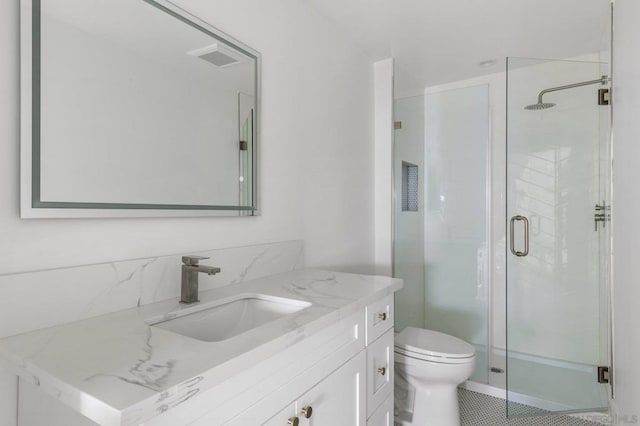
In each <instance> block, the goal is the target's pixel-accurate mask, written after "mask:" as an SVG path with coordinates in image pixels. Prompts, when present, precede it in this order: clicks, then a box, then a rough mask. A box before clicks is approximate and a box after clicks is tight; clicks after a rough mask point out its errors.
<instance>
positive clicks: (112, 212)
mask: <svg viewBox="0 0 640 426" xmlns="http://www.w3.org/2000/svg"><path fill="white" fill-rule="evenodd" d="M33 1H34V0H20V217H21V218H23V219H44V218H118V217H202V216H224V217H234V216H237V217H250V216H258V215H259V210H258V201H259V195H260V187H259V182H260V179H259V172H260V167H259V158H260V156H259V155H258V154H259V142H260V141H261V133H260V128H261V126H260V118H261V117H260V113H259V112H260V111H261V100H262V96H261V94H262V93H261V66H262V58H261V55H260V53H259V52H258V51H256V50H254V49H252V48H250V47H249V46H247V45H245V44H244V43H242V42H239V41H238V40H236V39H234V38H233V37H231V36H229V35H228V34H225V33H224V32H222V31H219V30H217V29H216V28H214V27H212V26H211V25H209V24H208V23H206V22H204V21H203V20H201V19H199V18H198V17H196V16H194V15H192V14H190V13H188V12H187V11H185V10H184V9H182V8H180V7H178V6H176V5H175V4H173V3H171V2H170V1H168V0H138V1H145V2H147V3H151V4H153V5H156V6H157V7H159V8H160V9H165V10H166V11H168V13H170V14H173V15H175V16H176V17H179V18H182V19H185V20H187V21H190V22H191V23H193V24H194V25H195V26H197V27H200V28H201V29H203V30H205V32H209V33H211V34H213V35H215V36H216V37H218V38H221V39H224V40H225V41H228V42H229V43H231V44H234V45H237V46H238V47H240V48H242V49H244V50H246V51H247V52H249V53H251V54H252V55H254V56H255V58H256V87H255V92H256V94H255V98H256V99H255V110H256V119H255V125H254V134H255V135H254V137H255V142H254V143H255V145H254V150H253V156H254V157H253V183H252V184H253V187H252V188H253V189H252V190H253V193H254V196H253V206H252V207H250V208H249V209H238V208H237V207H238V206H206V205H202V206H179V207H178V208H176V206H172V205H142V204H141V205H140V208H110V207H108V205H107V204H104V206H103V207H99V205H100V204H101V203H95V204H96V207H91V208H75V207H67V206H65V205H64V204H67V203H44V204H45V206H43V207H37V206H35V207H34V200H33V161H34V160H33V120H32V118H33V81H32V79H33V25H32V21H33V13H32V11H33ZM36 204H37V203H36ZM46 204H59V205H58V206H56V207H46ZM70 204H76V203H70ZM78 204H80V203H78Z"/></svg>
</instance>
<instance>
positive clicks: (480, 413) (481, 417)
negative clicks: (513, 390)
mask: <svg viewBox="0 0 640 426" xmlns="http://www.w3.org/2000/svg"><path fill="white" fill-rule="evenodd" d="M458 397H459V399H460V418H461V421H462V426H601V425H602V423H595V422H590V421H586V420H582V419H579V418H576V417H570V416H535V417H522V418H515V419H513V418H512V419H509V420H507V419H506V412H505V411H506V407H505V401H504V400H503V399H500V398H495V397H492V396H488V395H485V394H482V393H477V392H472V391H469V390H466V389H458ZM511 409H513V410H515V412H517V410H519V409H521V410H523V412H531V411H530V410H531V408H530V407H527V406H525V405H522V404H513V406H512V407H511Z"/></svg>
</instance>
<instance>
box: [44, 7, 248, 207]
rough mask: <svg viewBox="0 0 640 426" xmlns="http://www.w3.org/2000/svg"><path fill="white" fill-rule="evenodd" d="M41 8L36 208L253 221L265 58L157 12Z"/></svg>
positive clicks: (167, 10)
mask: <svg viewBox="0 0 640 426" xmlns="http://www.w3.org/2000/svg"><path fill="white" fill-rule="evenodd" d="M35 3H36V2H34V14H37V15H38V16H39V18H40V25H39V27H38V26H37V25H35V23H36V22H37V21H35V20H34V28H33V36H34V40H33V41H34V44H33V49H34V52H33V53H34V55H33V57H34V59H35V60H34V63H33V76H34V94H35V95H36V97H34V101H37V102H39V112H40V114H39V117H38V116H37V115H35V114H34V116H33V121H34V122H33V128H34V135H33V136H34V138H33V144H34V145H33V154H34V163H33V166H34V168H33V170H32V172H33V180H34V181H33V194H32V196H33V201H34V207H38V206H39V207H70V208H115V209H122V208H124V209H127V208H138V209H139V208H143V209H145V208H149V209H163V208H169V209H195V210H207V209H223V210H235V211H244V212H245V213H244V214H247V212H248V214H251V212H252V211H253V210H254V209H255V206H256V196H255V195H256V194H255V178H256V173H255V170H256V166H255V160H256V158H255V152H256V149H255V144H256V138H255V135H256V124H257V115H256V113H257V108H256V105H257V81H258V73H257V70H258V55H257V53H255V52H252V51H251V50H250V49H249V48H246V47H242V46H240V45H239V43H237V42H233V41H230V40H228V39H226V38H223V37H222V36H220V34H219V33H217V32H214V31H215V30H212V29H210V28H209V27H208V26H206V24H204V23H201V22H196V21H193V20H190V19H187V18H185V17H184V16H183V15H182V14H178V13H176V12H175V11H174V10H172V9H170V8H168V7H165V5H164V4H160V3H159V2H151V1H142V0H138V1H131V0H109V1H106V0H41V2H40V4H35ZM38 6H39V9H40V10H39V11H38V10H37V9H38ZM38 81H39V83H40V84H39V87H36V86H35V85H36V84H37V83H38ZM38 92H39V93H38ZM38 94H39V99H36V98H37V95H38ZM36 107H37V105H34V110H35V109H36ZM38 156H39V158H38ZM236 214H237V213H236Z"/></svg>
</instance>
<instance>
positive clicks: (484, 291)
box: [395, 86, 489, 383]
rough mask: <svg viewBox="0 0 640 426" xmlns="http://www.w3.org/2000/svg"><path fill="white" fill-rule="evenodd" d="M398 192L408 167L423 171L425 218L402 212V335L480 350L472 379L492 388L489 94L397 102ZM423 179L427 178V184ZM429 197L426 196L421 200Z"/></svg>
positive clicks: (398, 268)
mask: <svg viewBox="0 0 640 426" xmlns="http://www.w3.org/2000/svg"><path fill="white" fill-rule="evenodd" d="M395 115H396V120H398V121H401V122H402V125H401V128H400V129H397V130H396V133H395V170H396V193H397V194H400V193H401V189H402V188H401V182H402V179H401V175H400V174H401V170H402V163H403V162H405V163H406V162H409V163H411V164H415V165H418V166H419V168H420V170H424V171H425V172H424V173H419V176H418V179H419V180H420V179H423V181H420V182H419V183H420V185H421V188H423V189H424V197H419V198H422V199H421V200H419V206H418V207H419V208H418V210H419V211H418V212H406V211H402V210H401V203H400V200H398V203H397V206H396V244H395V276H397V277H400V278H403V279H404V280H405V288H404V289H403V290H402V291H400V292H399V293H397V294H396V324H397V328H398V330H402V329H403V328H404V327H406V326H408V325H412V326H417V327H425V328H427V329H431V330H436V331H440V332H443V333H447V334H450V335H452V336H456V337H458V338H461V339H463V340H465V341H467V342H469V343H472V344H473V345H474V346H475V347H476V351H477V366H476V371H475V373H474V375H473V376H472V377H471V380H473V381H476V382H484V383H486V382H487V369H488V367H487V366H488V364H487V356H486V347H487V328H488V327H487V325H488V318H487V314H488V310H487V304H488V302H487V298H488V278H487V271H488V260H487V259H488V255H487V153H488V135H489V94H488V87H487V86H476V87H469V88H463V89H457V90H449V91H443V92H439V93H434V94H429V95H427V96H426V97H423V96H419V97H412V98H405V99H398V100H396V104H395ZM422 175H424V176H425V177H424V178H423V176H422ZM420 195H422V194H420Z"/></svg>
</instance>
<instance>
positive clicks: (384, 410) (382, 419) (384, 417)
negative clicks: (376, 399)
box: [367, 395, 393, 426]
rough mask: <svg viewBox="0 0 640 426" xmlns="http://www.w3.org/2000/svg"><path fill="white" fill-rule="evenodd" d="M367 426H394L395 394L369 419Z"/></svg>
mask: <svg viewBox="0 0 640 426" xmlns="http://www.w3.org/2000/svg"><path fill="white" fill-rule="evenodd" d="M367 426H393V395H389V396H388V397H387V399H386V400H385V401H384V402H383V403H382V405H380V406H379V407H378V408H377V409H376V411H374V413H373V414H372V415H371V417H369V420H367Z"/></svg>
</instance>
